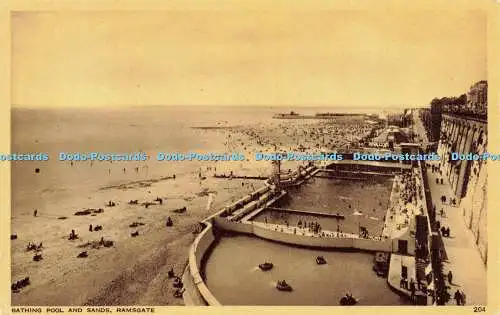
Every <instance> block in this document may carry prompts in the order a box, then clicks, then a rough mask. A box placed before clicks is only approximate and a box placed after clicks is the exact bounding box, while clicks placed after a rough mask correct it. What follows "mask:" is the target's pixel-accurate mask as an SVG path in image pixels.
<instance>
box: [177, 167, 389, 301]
mask: <svg viewBox="0 0 500 315" xmlns="http://www.w3.org/2000/svg"><path fill="white" fill-rule="evenodd" d="M310 171H313V172H314V168H311V169H309V168H308V169H307V170H306V171H303V172H301V173H303V174H301V175H306V176H309V175H311V174H310V173H309V172H310ZM308 174H309V175H308ZM270 190H271V188H270V187H269V186H268V185H266V186H264V187H262V188H261V189H259V190H257V191H255V192H253V193H252V194H251V195H249V196H245V197H243V198H241V199H240V200H238V201H236V202H234V203H233V204H231V205H230V206H227V207H225V208H224V209H222V210H220V211H218V212H217V213H215V214H214V215H212V216H210V217H208V218H207V219H205V220H204V221H202V224H203V225H204V226H205V228H204V229H203V231H202V232H201V233H200V234H198V236H197V237H196V238H195V240H194V242H193V243H192V245H191V247H190V249H189V264H188V266H187V268H186V270H185V272H184V275H183V280H184V282H185V287H186V291H185V293H184V295H183V296H184V303H185V304H186V305H209V306H220V305H221V303H220V302H219V301H218V300H217V298H216V297H215V296H214V295H213V294H212V292H211V291H210V290H209V289H208V287H207V285H206V283H205V281H204V278H203V275H202V273H201V268H202V262H203V260H204V259H205V257H206V254H207V253H208V252H209V250H210V249H211V247H212V245H213V244H214V242H215V241H216V237H215V235H214V229H221V230H226V231H231V232H237V233H244V234H251V235H255V236H257V237H259V238H262V239H266V240H270V241H275V242H280V243H285V244H291V245H298V246H305V247H316V248H342V249H357V250H360V251H386V252H392V249H393V244H394V241H396V240H392V239H385V240H382V241H376V240H371V239H362V238H327V237H311V236H305V235H297V234H288V233H282V232H279V231H275V230H271V229H269V228H265V227H263V226H260V225H259V224H258V222H257V223H256V222H251V221H247V222H246V223H242V222H237V221H232V220H228V219H227V218H225V217H222V216H221V214H228V212H229V213H233V212H235V211H238V210H243V209H244V211H242V214H243V215H242V214H237V217H239V218H241V217H243V216H245V215H248V214H249V213H250V212H251V211H255V212H254V213H253V215H255V214H257V213H258V212H259V211H258V210H259V206H262V205H264V204H265V206H268V204H269V203H270V202H271V203H274V202H275V201H276V199H274V200H272V199H271V198H272V197H273V194H272V193H270ZM257 196H258V199H257V200H255V198H257ZM282 196H283V194H282V195H281V196H279V197H278V199H279V198H281V197H282ZM270 199H271V201H269V200H270ZM264 208H265V207H261V208H260V210H263V209H264ZM253 215H252V216H253Z"/></svg>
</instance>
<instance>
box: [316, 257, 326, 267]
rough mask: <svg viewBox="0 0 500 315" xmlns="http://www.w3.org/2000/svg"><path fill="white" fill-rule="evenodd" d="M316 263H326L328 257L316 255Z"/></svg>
mask: <svg viewBox="0 0 500 315" xmlns="http://www.w3.org/2000/svg"><path fill="white" fill-rule="evenodd" d="M316 263H317V264H318V265H324V264H326V259H325V257H323V256H318V257H316Z"/></svg>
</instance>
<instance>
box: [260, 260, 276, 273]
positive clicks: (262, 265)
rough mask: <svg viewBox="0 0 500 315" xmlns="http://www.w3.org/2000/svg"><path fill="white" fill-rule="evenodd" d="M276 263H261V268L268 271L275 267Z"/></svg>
mask: <svg viewBox="0 0 500 315" xmlns="http://www.w3.org/2000/svg"><path fill="white" fill-rule="evenodd" d="M273 267H274V265H273V264H272V263H268V262H265V263H263V264H260V265H259V268H260V270H262V271H268V270H271V269H273Z"/></svg>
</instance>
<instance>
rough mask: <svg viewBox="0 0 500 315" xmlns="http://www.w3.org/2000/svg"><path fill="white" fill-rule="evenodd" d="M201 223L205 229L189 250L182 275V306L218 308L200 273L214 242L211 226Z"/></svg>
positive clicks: (218, 304) (208, 223) (207, 223)
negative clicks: (186, 263) (183, 287)
mask: <svg viewBox="0 0 500 315" xmlns="http://www.w3.org/2000/svg"><path fill="white" fill-rule="evenodd" d="M203 223H204V224H205V225H206V227H205V229H204V230H203V231H202V232H201V233H200V234H198V236H197V237H196V239H195V240H194V242H193V244H191V247H190V249H189V263H188V266H187V268H186V270H185V271H184V275H183V282H184V286H185V288H186V291H185V292H184V294H183V299H184V304H185V305H210V306H220V305H221V304H220V303H219V301H217V299H216V298H215V296H214V295H213V294H212V292H210V290H209V289H208V287H207V285H206V284H205V281H204V279H203V276H202V274H201V272H200V270H201V266H202V265H201V263H202V261H203V259H204V258H205V254H206V253H207V252H208V250H209V249H210V247H211V246H212V244H213V243H214V241H215V236H214V233H213V226H212V224H211V223H210V222H208V221H204V222H203Z"/></svg>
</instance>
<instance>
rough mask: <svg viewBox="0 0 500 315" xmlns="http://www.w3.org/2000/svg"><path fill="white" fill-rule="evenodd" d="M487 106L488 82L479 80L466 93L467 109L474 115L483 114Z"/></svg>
mask: <svg viewBox="0 0 500 315" xmlns="http://www.w3.org/2000/svg"><path fill="white" fill-rule="evenodd" d="M487 104H488V82H487V81H485V80H481V81H479V82H477V83H475V84H474V85H472V86H471V87H470V90H469V92H468V93H467V108H468V109H469V110H470V111H471V112H473V113H476V114H485V115H486V112H487Z"/></svg>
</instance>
